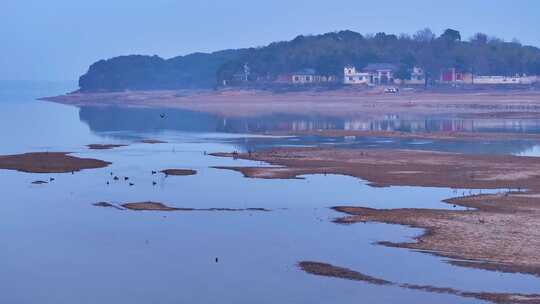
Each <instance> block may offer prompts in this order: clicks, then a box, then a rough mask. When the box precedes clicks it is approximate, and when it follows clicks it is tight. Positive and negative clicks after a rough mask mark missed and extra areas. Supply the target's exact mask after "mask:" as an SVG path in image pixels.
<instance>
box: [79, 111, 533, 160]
mask: <svg viewBox="0 0 540 304" xmlns="http://www.w3.org/2000/svg"><path fill="white" fill-rule="evenodd" d="M79 117H80V120H81V121H83V122H85V123H86V124H87V125H88V126H89V127H90V129H91V130H92V131H93V132H95V133H98V134H101V135H106V136H112V137H116V138H120V139H132V138H133V137H136V136H153V135H149V134H155V133H159V134H161V135H163V133H167V132H168V133H169V134H174V133H175V132H192V133H205V134H207V135H206V136H207V137H211V136H212V135H210V134H215V133H220V134H223V133H228V134H249V133H271V132H289V131H310V130H329V129H337V130H361V131H401V132H437V131H444V132H449V131H459V132H507V133H540V120H532V119H524V120H516V119H457V118H443V117H433V118H414V117H413V118H401V117H399V116H398V115H384V116H383V117H381V118H380V119H373V118H367V117H366V118H358V117H354V118H353V117H351V118H336V117H324V116H308V115H306V116H301V115H290V114H273V115H267V116H258V117H240V118H239V117H234V118H231V117H222V116H218V115H214V114H208V113H201V112H194V111H187V110H179V109H147V108H146V109H143V108H118V107H110V108H102V107H83V108H81V109H80V111H79ZM219 137H220V140H223V136H222V135H220V136H219ZM213 140H215V138H213ZM228 141H229V142H230V143H233V144H236V145H237V147H238V149H239V150H244V151H245V150H257V149H262V148H270V147H274V146H317V145H325V144H332V145H334V146H338V147H344V148H345V147H346V148H351V147H352V148H388V149H396V148H403V149H415V150H434V151H445V152H457V153H475V154H520V153H522V152H523V151H526V150H530V149H532V148H533V147H535V146H536V144H537V143H536V142H535V141H532V140H510V141H508V140H506V141H495V140H489V141H488V140H486V141H461V140H454V141H449V140H442V141H441V140H418V139H403V138H391V139H388V138H377V137H358V138H356V137H347V138H343V137H336V138H331V137H326V138H324V137H318V136H302V137H295V138H291V137H288V138H284V137H281V138H268V137H266V138H261V137H246V136H242V138H240V139H239V138H231V139H229V140H228Z"/></svg>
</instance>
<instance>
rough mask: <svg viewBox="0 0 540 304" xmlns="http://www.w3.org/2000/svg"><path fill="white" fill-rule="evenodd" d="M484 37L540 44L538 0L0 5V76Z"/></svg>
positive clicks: (59, 76) (32, 0)
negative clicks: (418, 35)
mask: <svg viewBox="0 0 540 304" xmlns="http://www.w3.org/2000/svg"><path fill="white" fill-rule="evenodd" d="M426 26H427V27H430V28H432V29H433V30H434V31H435V32H436V33H438V34H439V33H440V32H442V31H443V30H444V29H445V28H448V27H451V28H455V29H457V30H460V31H461V32H462V36H463V37H464V38H468V37H469V36H471V35H472V34H473V33H476V32H485V33H487V34H492V35H496V36H499V37H500V38H503V39H505V40H511V39H512V38H518V39H519V40H520V41H521V42H522V43H524V44H531V45H535V46H540V1H538V0H520V1H494V0H476V1H475V0H451V1H448V0H446V1H434V0H429V1H428V0H408V1H403V0H401V1H398V0H395V1H393V0H384V1H362V0H334V1H329V0H324V1H319V0H311V1H304V0H265V1H258V0H215V1H210V0H196V1H180V0H151V1H150V0H148V1H142V0H2V1H1V4H0V39H1V42H0V79H22V80H73V79H77V78H78V76H79V75H80V74H82V73H84V72H85V71H86V70H87V68H88V66H89V65H90V64H91V63H93V62H94V61H96V60H99V59H102V58H110V57H114V56H118V55H125V54H134V53H137V54H151V55H153V54H157V55H160V56H162V57H165V58H168V57H173V56H176V55H183V54H188V53H191V52H194V51H214V50H220V49H225V48H238V47H248V46H260V45H265V44H267V43H270V42H272V41H276V40H288V39H291V38H294V37H295V36H296V35H299V34H319V33H324V32H329V31H335V30H342V29H351V30H354V31H358V32H360V33H375V32H379V31H384V32H387V33H396V34H399V33H414V32H416V31H417V30H419V29H421V28H424V27H426Z"/></svg>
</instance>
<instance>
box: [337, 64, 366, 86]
mask: <svg viewBox="0 0 540 304" xmlns="http://www.w3.org/2000/svg"><path fill="white" fill-rule="evenodd" d="M343 75H344V78H343V83H344V84H369V83H370V82H369V79H370V77H369V76H370V75H369V73H366V72H359V71H357V70H356V67H354V66H346V67H345V69H344V70H343Z"/></svg>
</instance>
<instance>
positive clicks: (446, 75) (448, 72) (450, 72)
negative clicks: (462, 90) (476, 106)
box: [439, 68, 473, 84]
mask: <svg viewBox="0 0 540 304" xmlns="http://www.w3.org/2000/svg"><path fill="white" fill-rule="evenodd" d="M439 82H440V83H447V84H459V83H464V84H467V83H468V84H471V83H472V82H473V75H472V74H471V73H465V72H460V71H458V70H457V69H456V68H449V69H444V70H443V71H442V72H441V77H440V78H439Z"/></svg>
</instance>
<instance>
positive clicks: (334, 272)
mask: <svg viewBox="0 0 540 304" xmlns="http://www.w3.org/2000/svg"><path fill="white" fill-rule="evenodd" d="M298 267H300V269H302V270H303V271H305V272H306V273H309V274H312V275H316V276H322V277H332V278H340V279H345V280H350V281H358V282H364V283H368V284H373V285H385V286H396V287H400V288H404V289H410V290H418V291H424V292H430V293H438V294H449V295H454V296H459V297H463V298H474V299H478V300H484V301H489V302H492V303H497V304H506V303H514V304H537V303H540V294H512V293H493V292H470V291H462V290H458V289H454V288H448V287H437V286H430V285H416V284H409V283H397V282H390V281H387V280H384V279H380V278H376V277H372V276H369V275H366V274H363V273H361V272H359V271H355V270H351V269H348V268H345V267H339V266H335V265H332V264H328V263H321V262H314V261H302V262H300V263H298Z"/></svg>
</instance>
